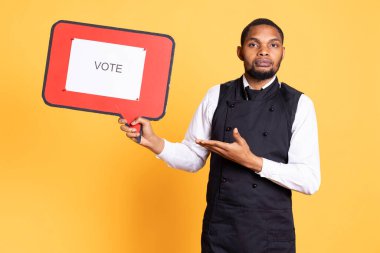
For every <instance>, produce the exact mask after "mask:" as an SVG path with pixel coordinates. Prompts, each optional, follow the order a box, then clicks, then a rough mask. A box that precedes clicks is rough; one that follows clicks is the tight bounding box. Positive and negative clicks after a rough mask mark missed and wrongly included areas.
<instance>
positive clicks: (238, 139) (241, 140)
mask: <svg viewBox="0 0 380 253" xmlns="http://www.w3.org/2000/svg"><path fill="white" fill-rule="evenodd" d="M232 134H233V136H234V138H235V140H236V142H237V143H239V144H240V145H243V144H245V140H244V138H243V137H241V135H240V133H239V131H238V129H237V128H236V127H235V128H234V131H233V133H232Z"/></svg>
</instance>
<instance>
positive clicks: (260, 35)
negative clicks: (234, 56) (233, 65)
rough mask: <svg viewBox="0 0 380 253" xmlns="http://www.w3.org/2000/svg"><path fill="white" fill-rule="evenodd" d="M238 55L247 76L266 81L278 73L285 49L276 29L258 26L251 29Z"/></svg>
mask: <svg viewBox="0 0 380 253" xmlns="http://www.w3.org/2000/svg"><path fill="white" fill-rule="evenodd" d="M237 53H238V57H239V58H240V60H242V61H244V69H245V73H246V74H248V75H249V76H250V77H252V78H253V79H256V80H265V79H269V78H271V77H273V76H274V75H275V74H276V73H277V71H278V69H279V68H280V65H281V61H282V58H283V57H284V53H285V47H284V46H283V45H282V41H281V36H280V33H279V32H278V31H277V29H276V28H274V27H272V26H269V25H257V26H253V27H251V28H250V30H249V32H248V35H247V37H246V38H245V41H244V44H243V45H242V46H241V47H240V46H239V47H238V50H237Z"/></svg>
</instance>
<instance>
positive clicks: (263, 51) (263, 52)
mask: <svg viewBox="0 0 380 253" xmlns="http://www.w3.org/2000/svg"><path fill="white" fill-rule="evenodd" d="M258 54H259V55H260V56H268V55H269V52H268V48H267V47H265V46H263V47H261V49H260V51H259V52H258Z"/></svg>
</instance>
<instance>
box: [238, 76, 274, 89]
mask: <svg viewBox="0 0 380 253" xmlns="http://www.w3.org/2000/svg"><path fill="white" fill-rule="evenodd" d="M275 79H276V75H274V76H273V77H272V79H271V80H269V82H267V83H266V84H265V85H264V86H263V87H261V90H263V89H265V88H266V87H268V86H269V85H271V84H272V83H273V81H274V80H275ZM243 84H244V88H245V87H247V86H249V83H248V81H247V78H245V75H243Z"/></svg>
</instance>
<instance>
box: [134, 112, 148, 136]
mask: <svg viewBox="0 0 380 253" xmlns="http://www.w3.org/2000/svg"><path fill="white" fill-rule="evenodd" d="M137 124H141V126H142V130H143V135H144V136H146V135H151V134H152V132H153V131H152V127H151V125H150V121H149V120H147V119H145V118H143V117H138V118H137V119H135V120H134V121H132V122H131V125H132V126H135V125H137Z"/></svg>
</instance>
